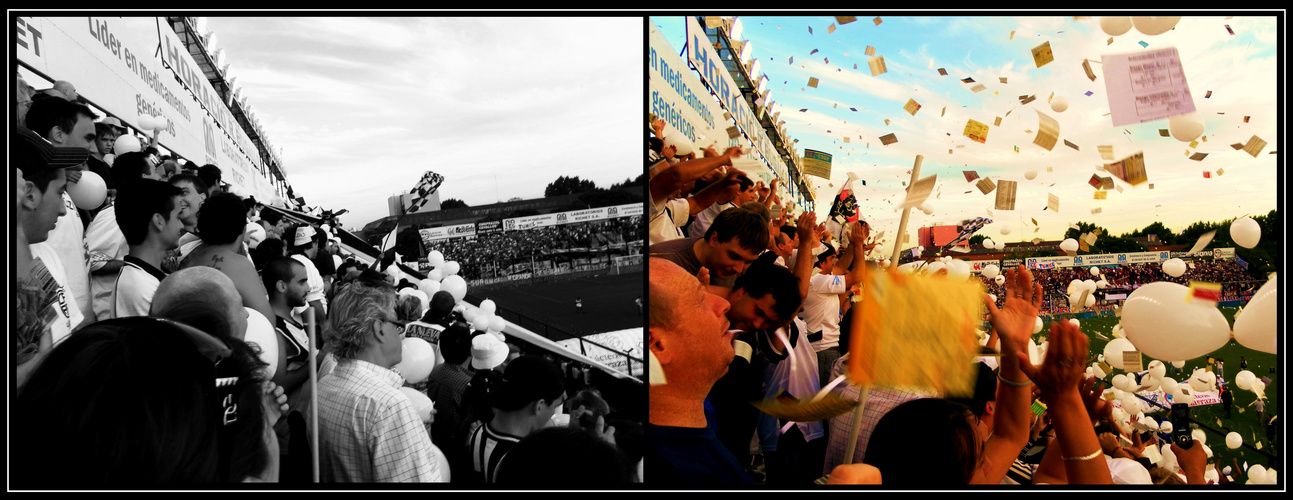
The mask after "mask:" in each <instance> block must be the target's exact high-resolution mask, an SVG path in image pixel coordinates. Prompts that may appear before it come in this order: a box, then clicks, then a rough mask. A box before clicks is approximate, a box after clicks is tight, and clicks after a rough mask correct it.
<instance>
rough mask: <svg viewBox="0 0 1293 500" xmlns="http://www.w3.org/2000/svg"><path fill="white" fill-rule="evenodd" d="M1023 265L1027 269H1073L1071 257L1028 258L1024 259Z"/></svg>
mask: <svg viewBox="0 0 1293 500" xmlns="http://www.w3.org/2000/svg"><path fill="white" fill-rule="evenodd" d="M1024 265H1025V266H1027V267H1028V268H1029V269H1053V268H1057V267H1073V257H1067V256H1066V257H1029V258H1027V259H1025V262H1024Z"/></svg>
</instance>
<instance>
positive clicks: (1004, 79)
mask: <svg viewBox="0 0 1293 500" xmlns="http://www.w3.org/2000/svg"><path fill="white" fill-rule="evenodd" d="M998 79H1000V80H1001V83H1006V77H1004V76H1002V77H998Z"/></svg>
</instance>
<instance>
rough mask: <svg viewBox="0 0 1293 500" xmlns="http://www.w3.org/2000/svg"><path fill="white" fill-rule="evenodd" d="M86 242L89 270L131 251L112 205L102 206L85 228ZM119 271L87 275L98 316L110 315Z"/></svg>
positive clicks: (95, 311)
mask: <svg viewBox="0 0 1293 500" xmlns="http://www.w3.org/2000/svg"><path fill="white" fill-rule="evenodd" d="M85 245H86V250H87V251H88V253H89V256H90V265H89V270H91V271H93V270H95V269H99V268H101V267H103V265H104V264H105V263H107V262H108V261H112V260H121V259H124V258H126V255H127V254H129V253H130V244H128V243H126V235H124V234H122V233H121V226H118V225H117V211H116V207H115V206H109V207H108V208H105V209H103V211H101V212H99V215H96V216H94V220H92V221H90V227H89V228H87V229H86V230H85ZM118 274H119V273H113V274H106V275H105V274H91V275H90V296H91V298H90V307H91V308H92V310H93V311H94V317H95V318H97V319H108V318H111V317H112V293H113V290H115V289H116V287H117V275H118Z"/></svg>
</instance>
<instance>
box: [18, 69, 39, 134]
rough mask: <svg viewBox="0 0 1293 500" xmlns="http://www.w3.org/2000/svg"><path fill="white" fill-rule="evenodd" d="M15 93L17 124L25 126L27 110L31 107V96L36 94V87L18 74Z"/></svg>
mask: <svg viewBox="0 0 1293 500" xmlns="http://www.w3.org/2000/svg"><path fill="white" fill-rule="evenodd" d="M16 94H17V97H18V125H19V126H24V127H25V126H26V124H27V110H29V109H31V102H32V96H34V95H36V88H35V87H32V86H31V84H30V83H27V81H26V80H23V78H22V74H19V75H18V88H17V89H16Z"/></svg>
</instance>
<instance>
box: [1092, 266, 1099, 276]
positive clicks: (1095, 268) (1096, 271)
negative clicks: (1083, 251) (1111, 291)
mask: <svg viewBox="0 0 1293 500" xmlns="http://www.w3.org/2000/svg"><path fill="white" fill-rule="evenodd" d="M1091 275H1092V276H1099V275H1100V267H1099V266H1091Z"/></svg>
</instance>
